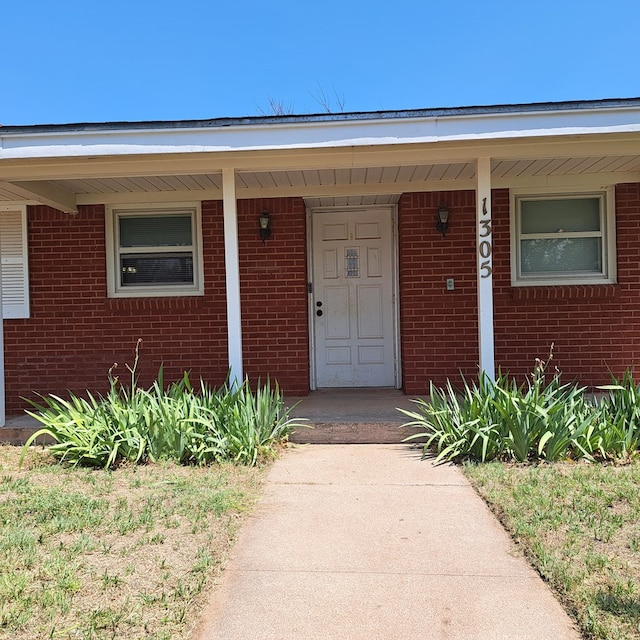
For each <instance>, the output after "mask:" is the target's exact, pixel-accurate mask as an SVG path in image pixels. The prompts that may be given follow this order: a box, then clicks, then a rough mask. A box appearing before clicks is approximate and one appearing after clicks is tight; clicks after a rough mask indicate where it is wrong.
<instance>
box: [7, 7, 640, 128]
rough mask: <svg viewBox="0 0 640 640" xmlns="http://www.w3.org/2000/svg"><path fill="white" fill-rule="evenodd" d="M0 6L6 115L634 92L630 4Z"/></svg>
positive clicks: (384, 106) (55, 116) (238, 112)
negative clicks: (274, 103)
mask: <svg viewBox="0 0 640 640" xmlns="http://www.w3.org/2000/svg"><path fill="white" fill-rule="evenodd" d="M0 15H1V16H2V30H1V32H0V78H1V86H2V99H1V100H0V123H2V124H4V125H15V124H49V123H67V122H104V121H119V120H127V121H136V120H186V119H192V118H216V117H225V116H255V115H260V114H261V113H269V112H270V108H269V104H270V101H271V100H273V101H275V102H278V103H280V104H282V105H284V107H285V108H286V109H287V110H288V111H290V112H294V113H319V112H322V111H323V110H324V107H323V105H322V102H323V101H324V102H325V103H327V104H328V106H329V107H330V108H331V109H332V110H334V111H340V110H344V111H377V110H395V109H414V108H416V109H418V108H429V107H455V106H467V105H484V104H503V103H526V102H538V101H559V100H590V99H601V98H622V97H638V96H640V64H639V63H640V46H639V45H640V36H639V35H638V33H639V32H638V27H639V25H640V2H638V0H609V1H608V2H602V1H601V0H599V1H598V2H595V1H594V0H583V1H576V0H541V1H536V0H530V1H528V2H526V1H523V0H504V1H503V0H473V1H470V0H458V1H455V2H454V1H453V0H449V1H447V0H439V1H438V2H433V1H432V0H392V1H385V2H380V1H378V0H370V1H369V2H362V1H360V0H323V1H322V2H301V1H300V0H298V1H296V2H290V1H288V0H287V1H278V0H272V1H270V2H261V1H258V0H246V1H244V2H242V1H240V0H235V2H233V1H232V2H219V1H218V0H211V1H209V2H206V1H204V0H181V1H180V2H166V1H164V0H156V1H155V2H150V1H148V0H128V1H127V2H124V1H122V0H109V1H108V2H92V1H91V0H59V1H57V2H52V1H51V0H37V1H36V0H21V1H20V0H6V1H5V3H4V5H3V8H2V13H1V14H0ZM323 96H324V99H323Z"/></svg>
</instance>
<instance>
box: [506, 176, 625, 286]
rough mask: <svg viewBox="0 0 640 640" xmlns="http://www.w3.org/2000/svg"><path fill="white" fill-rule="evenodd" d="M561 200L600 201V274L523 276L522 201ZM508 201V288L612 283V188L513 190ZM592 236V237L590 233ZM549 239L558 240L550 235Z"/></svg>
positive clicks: (614, 253) (568, 235) (570, 234)
mask: <svg viewBox="0 0 640 640" xmlns="http://www.w3.org/2000/svg"><path fill="white" fill-rule="evenodd" d="M563 198H567V199H568V198H598V199H599V201H600V237H601V238H602V243H601V246H602V256H601V258H602V262H601V264H602V271H601V273H596V274H584V273H576V274H572V273H571V272H569V271H567V272H550V273H548V274H545V275H540V274H535V275H531V276H528V275H523V274H522V271H521V262H520V240H521V235H522V234H521V216H520V202H521V201H522V200H532V199H535V200H558V199H563ZM510 200H511V207H510V208H511V286H513V287H527V286H553V285H569V284H615V283H616V279H617V272H616V264H617V262H616V220H615V198H614V188H613V187H612V186H609V187H603V188H601V189H589V190H580V189H573V188H566V189H553V190H551V189H535V190H534V189H527V190H524V189H522V190H521V189H512V190H511V193H510ZM564 235H565V237H572V236H575V237H579V236H580V234H578V233H576V234H572V233H566V234H564ZM591 235H592V234H591ZM549 237H558V236H557V234H553V235H551V234H549Z"/></svg>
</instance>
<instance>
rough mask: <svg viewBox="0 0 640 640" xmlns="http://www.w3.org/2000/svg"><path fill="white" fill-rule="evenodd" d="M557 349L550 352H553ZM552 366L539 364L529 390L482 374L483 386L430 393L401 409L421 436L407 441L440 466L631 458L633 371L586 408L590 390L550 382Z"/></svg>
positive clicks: (639, 400)
mask: <svg viewBox="0 0 640 640" xmlns="http://www.w3.org/2000/svg"><path fill="white" fill-rule="evenodd" d="M552 348H553V347H552ZM551 359H552V353H550V354H549V358H548V360H547V361H546V363H545V362H542V361H540V360H537V364H536V368H535V370H534V372H533V374H532V375H531V376H530V377H529V378H528V379H527V381H526V382H525V383H524V384H521V385H518V384H517V383H516V382H515V380H513V379H511V378H509V377H508V376H505V375H502V374H501V375H499V376H498V378H497V379H496V380H493V379H491V378H490V377H488V376H487V375H486V374H485V373H484V372H483V373H481V374H480V376H479V379H478V383H477V384H476V383H471V384H470V383H468V382H467V381H466V380H464V379H463V387H462V389H460V390H457V389H455V388H454V387H453V386H452V384H451V383H450V382H447V385H446V388H445V389H438V388H436V387H434V386H433V385H431V386H430V390H429V399H428V400H423V399H418V400H415V402H416V404H417V410H416V411H407V410H403V409H400V411H401V412H402V413H404V414H405V415H406V416H407V417H409V418H410V419H411V421H410V422H408V423H405V425H403V426H405V427H412V428H414V429H416V428H417V429H418V431H417V432H416V433H415V434H414V435H412V436H410V437H409V438H407V441H408V440H414V439H420V440H422V441H424V442H425V444H424V453H425V454H426V453H427V452H429V451H432V450H433V451H435V452H436V454H437V457H436V461H437V462H440V461H443V460H458V459H461V458H468V459H472V460H479V461H482V462H485V461H487V460H493V459H503V460H513V461H517V462H525V461H528V460H533V459H544V460H547V461H556V460H563V459H567V458H586V459H589V460H595V459H606V458H609V459H611V458H615V459H620V458H627V457H629V456H631V455H635V453H636V452H637V450H638V447H639V446H640V386H636V385H635V383H634V381H633V376H632V375H631V373H630V372H627V373H625V375H624V377H623V379H622V380H621V381H617V380H614V383H613V384H611V385H607V386H606V387H601V389H602V390H607V391H608V392H609V393H608V395H606V396H605V397H603V398H601V399H600V400H595V401H589V400H588V399H587V398H586V396H585V389H584V388H583V387H579V386H577V385H576V384H562V383H561V381H560V375H559V372H557V371H556V372H555V373H554V374H553V375H552V376H551V379H550V380H547V378H548V376H547V373H546V368H547V365H548V364H549V363H550V361H551Z"/></svg>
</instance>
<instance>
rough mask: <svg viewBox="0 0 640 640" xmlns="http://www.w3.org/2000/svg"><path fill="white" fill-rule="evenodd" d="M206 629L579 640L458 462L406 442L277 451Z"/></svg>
mask: <svg viewBox="0 0 640 640" xmlns="http://www.w3.org/2000/svg"><path fill="white" fill-rule="evenodd" d="M233 553H234V555H233V558H232V560H231V562H230V563H229V565H228V566H227V569H226V570H225V572H224V574H223V576H222V582H221V584H220V585H219V586H218V587H217V588H216V589H215V590H214V593H213V595H212V599H211V601H210V605H209V607H208V609H207V610H206V611H205V615H204V617H203V619H202V621H201V624H200V626H199V628H198V629H197V631H196V634H195V636H194V638H195V639H197V640H232V639H233V640H244V639H252V640H261V639H264V640H275V639H278V640H294V639H296V640H298V639H299V640H311V639H313V640H315V639H318V640H329V639H336V640H337V639H340V640H372V639H384V640H394V639H398V640H400V639H413V638H416V639H418V638H419V639H421V640H423V639H425V638H426V639H428V640H439V639H445V638H446V639H448V640H458V639H463V638H465V639H466V638H469V639H474V640H493V639H495V640H498V639H504V640H525V639H530V640H545V639H549V640H569V639H571V640H576V639H578V638H580V636H579V634H578V633H577V632H576V631H575V630H574V627H573V625H572V623H571V621H570V620H569V618H568V617H567V616H566V615H565V613H564V612H563V610H562V609H561V607H560V605H559V604H558V603H557V602H556V600H555V599H554V598H553V596H552V595H551V593H550V591H549V590H548V588H547V587H546V585H545V584H544V583H543V582H542V580H541V579H540V578H539V577H538V575H537V574H536V573H535V572H534V571H533V570H532V569H531V568H530V567H529V565H528V564H527V563H526V562H525V560H524V559H522V558H521V557H519V556H518V554H517V552H516V551H515V550H514V547H513V545H512V543H511V541H510V539H509V537H508V536H507V535H506V533H505V532H504V530H503V529H502V527H501V526H500V524H499V523H498V522H497V521H496V519H495V518H494V517H493V516H492V515H491V513H490V512H489V510H488V509H487V507H486V506H485V504H484V502H483V501H482V500H481V499H480V498H479V497H478V496H477V494H476V493H475V491H474V490H473V489H472V488H471V486H470V485H469V484H468V482H467V481H466V479H465V478H464V476H463V475H462V473H461V472H460V471H459V470H458V469H457V468H455V467H453V466H445V465H443V466H437V467H435V466H433V465H432V464H431V463H430V462H428V461H420V453H419V451H416V450H415V449H410V448H409V447H408V446H407V445H393V444H389V445H303V446H296V447H294V448H293V449H292V450H290V451H288V452H287V453H286V454H285V455H284V456H283V458H282V459H280V460H278V461H277V462H276V464H275V465H274V467H273V469H272V470H271V472H270V475H269V478H268V482H267V486H266V490H265V492H264V495H263V498H262V501H261V504H260V505H259V507H258V509H257V510H256V512H255V514H254V515H253V516H252V517H251V518H250V519H249V521H248V522H246V523H245V525H244V528H243V530H242V532H241V535H240V538H239V541H238V543H237V545H236V547H234V550H233Z"/></svg>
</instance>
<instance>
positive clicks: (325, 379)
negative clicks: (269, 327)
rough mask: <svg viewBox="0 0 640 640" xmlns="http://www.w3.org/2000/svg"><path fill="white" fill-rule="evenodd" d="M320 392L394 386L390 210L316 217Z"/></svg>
mask: <svg viewBox="0 0 640 640" xmlns="http://www.w3.org/2000/svg"><path fill="white" fill-rule="evenodd" d="M312 234H313V248H312V250H313V290H314V294H313V309H314V315H313V331H314V342H315V363H314V364H315V374H316V384H317V386H318V387H319V388H323V387H376V386H394V385H395V369H396V367H395V357H396V354H395V334H394V332H395V327H394V313H395V312H394V305H393V245H392V243H393V233H392V215H391V210H389V209H372V210H370V211H356V212H344V211H341V212H335V213H334V212H320V213H314V214H312Z"/></svg>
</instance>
